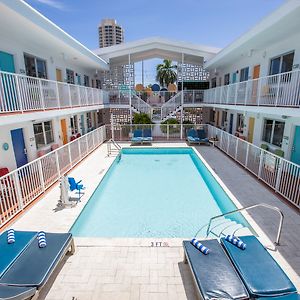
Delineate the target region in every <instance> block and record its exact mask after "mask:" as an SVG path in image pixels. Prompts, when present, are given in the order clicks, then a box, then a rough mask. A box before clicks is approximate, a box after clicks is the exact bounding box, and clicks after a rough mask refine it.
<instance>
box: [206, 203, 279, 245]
mask: <svg viewBox="0 0 300 300" xmlns="http://www.w3.org/2000/svg"><path fill="white" fill-rule="evenodd" d="M259 206H262V207H265V208H269V209H271V210H274V211H276V212H278V214H279V215H280V220H279V226H278V231H277V236H276V241H275V242H274V244H275V245H276V246H279V245H280V237H281V231H282V225H283V219H284V215H283V213H282V211H281V210H280V209H279V208H278V207H276V206H271V205H269V204H266V203H258V204H254V205H250V206H246V207H242V208H238V209H235V210H232V211H229V212H226V213H224V214H221V215H218V216H214V217H212V218H210V220H209V223H208V226H207V230H206V237H208V235H209V234H210V232H211V230H210V228H211V223H212V221H213V220H215V219H218V218H221V217H224V216H228V215H231V214H234V213H236V212H240V211H243V210H249V209H252V208H255V207H259Z"/></svg>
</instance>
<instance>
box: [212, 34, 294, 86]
mask: <svg viewBox="0 0 300 300" xmlns="http://www.w3.org/2000/svg"><path fill="white" fill-rule="evenodd" d="M290 51H295V56H294V66H295V68H299V64H300V33H296V34H292V35H290V34H287V38H286V39H284V40H280V41H278V42H275V43H273V44H269V45H268V46H267V47H265V48H264V49H259V50H256V49H255V50H252V51H251V50H250V49H249V52H248V53H240V55H238V57H236V59H235V60H234V61H231V62H228V63H226V62H224V61H222V65H224V63H225V65H224V66H222V67H218V66H217V67H216V68H213V69H212V68H208V71H209V72H210V74H211V75H210V80H211V79H212V78H214V77H217V86H219V81H220V79H219V78H221V83H222V85H223V84H224V75H225V74H227V73H230V83H232V73H234V72H236V71H239V73H238V74H237V78H236V79H237V82H238V81H239V75H240V70H241V69H242V68H245V67H249V78H248V79H252V74H253V67H254V66H256V65H260V77H263V76H267V75H269V67H270V60H271V59H272V58H274V57H276V56H278V55H281V54H284V53H287V52H290ZM297 65H298V66H297ZM215 69H216V70H217V75H215Z"/></svg>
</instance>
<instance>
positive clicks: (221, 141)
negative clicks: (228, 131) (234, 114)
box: [220, 130, 223, 149]
mask: <svg viewBox="0 0 300 300" xmlns="http://www.w3.org/2000/svg"><path fill="white" fill-rule="evenodd" d="M222 147H223V130H222V131H221V138H220V148H221V149H222Z"/></svg>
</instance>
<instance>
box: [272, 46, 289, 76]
mask: <svg viewBox="0 0 300 300" xmlns="http://www.w3.org/2000/svg"><path fill="white" fill-rule="evenodd" d="M294 54H295V53H294V52H290V53H287V54H284V55H281V56H278V57H275V58H272V59H271V62H270V71H269V74H270V75H275V74H279V73H284V72H290V71H292V69H293V63H294Z"/></svg>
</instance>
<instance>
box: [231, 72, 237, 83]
mask: <svg viewBox="0 0 300 300" xmlns="http://www.w3.org/2000/svg"><path fill="white" fill-rule="evenodd" d="M232 83H236V73H235V72H234V73H232Z"/></svg>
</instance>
